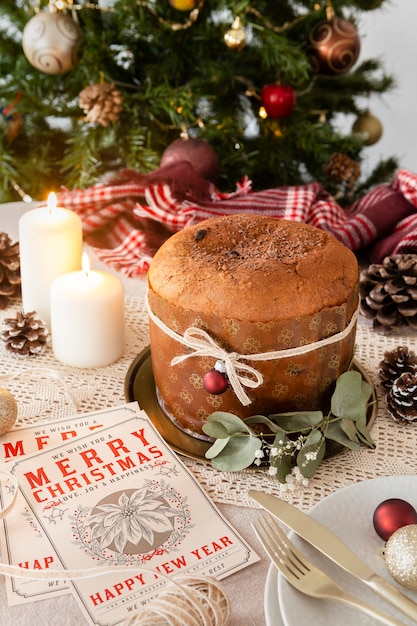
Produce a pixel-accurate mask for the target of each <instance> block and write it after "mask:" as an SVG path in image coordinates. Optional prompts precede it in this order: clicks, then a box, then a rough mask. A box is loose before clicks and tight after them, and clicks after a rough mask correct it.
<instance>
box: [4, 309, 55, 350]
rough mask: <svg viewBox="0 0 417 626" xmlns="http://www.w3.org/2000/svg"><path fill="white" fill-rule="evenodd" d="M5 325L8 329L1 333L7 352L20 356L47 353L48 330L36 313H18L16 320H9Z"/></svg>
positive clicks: (5, 321)
mask: <svg viewBox="0 0 417 626" xmlns="http://www.w3.org/2000/svg"><path fill="white" fill-rule="evenodd" d="M3 323H4V324H5V325H6V326H7V327H8V328H7V330H3V331H2V333H1V338H2V340H3V341H4V342H5V343H6V350H8V351H9V352H12V353H13V354H17V355H18V356H36V355H37V354H42V353H43V352H44V351H45V348H46V343H47V341H48V336H49V333H48V329H47V328H46V327H45V325H44V324H43V322H41V321H40V320H39V319H37V318H36V312H35V311H32V312H31V313H26V314H25V313H17V314H16V317H15V318H7V319H5V320H3Z"/></svg>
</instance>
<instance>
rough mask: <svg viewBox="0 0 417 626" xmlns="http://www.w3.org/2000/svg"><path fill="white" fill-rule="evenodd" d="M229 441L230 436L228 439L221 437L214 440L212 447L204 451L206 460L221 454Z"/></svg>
mask: <svg viewBox="0 0 417 626" xmlns="http://www.w3.org/2000/svg"><path fill="white" fill-rule="evenodd" d="M229 441H230V435H229V436H228V437H222V438H221V439H216V441H215V442H214V443H213V445H211V446H210V448H209V449H208V450H207V451H206V453H205V455H204V456H205V457H206V459H214V457H216V456H217V455H218V454H220V453H221V452H222V450H223V449H224V448H225V447H226V446H227V444H228V443H229Z"/></svg>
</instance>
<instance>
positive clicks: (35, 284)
mask: <svg viewBox="0 0 417 626" xmlns="http://www.w3.org/2000/svg"><path fill="white" fill-rule="evenodd" d="M56 202H57V200H56V195H55V194H54V193H51V194H50V195H49V198H48V204H47V206H44V207H38V208H36V209H32V210H31V211H28V212H27V213H24V214H23V215H22V217H21V218H20V220H19V251H20V276H21V288H22V307H23V311H24V312H25V313H29V312H30V311H36V313H37V315H38V317H39V318H40V319H41V320H42V321H43V322H44V323H45V324H46V325H47V326H48V327H50V303H49V295H50V294H49V292H50V287H51V283H52V281H53V280H54V279H55V278H57V277H58V276H61V275H62V274H66V273H67V272H73V271H74V270H78V269H80V268H81V255H82V245H83V233H82V223H81V219H80V218H79V216H78V215H77V214H76V213H74V212H73V211H69V210H68V209H64V208H62V207H57V206H56Z"/></svg>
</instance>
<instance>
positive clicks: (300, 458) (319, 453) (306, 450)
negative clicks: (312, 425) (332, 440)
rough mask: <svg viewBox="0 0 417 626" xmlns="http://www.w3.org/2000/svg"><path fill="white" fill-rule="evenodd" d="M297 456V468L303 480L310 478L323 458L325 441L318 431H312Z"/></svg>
mask: <svg viewBox="0 0 417 626" xmlns="http://www.w3.org/2000/svg"><path fill="white" fill-rule="evenodd" d="M310 434H311V437H310V435H309V436H308V437H307V439H306V442H305V444H304V445H303V447H302V448H301V450H300V451H299V453H298V455H297V466H298V468H299V470H300V472H301V473H302V475H303V476H305V478H312V477H313V476H314V474H315V473H316V472H317V469H318V467H319V465H320V463H321V462H322V460H323V458H324V454H325V452H326V439H325V437H324V435H323V433H321V432H320V431H319V430H315V431H313V432H312V433H310Z"/></svg>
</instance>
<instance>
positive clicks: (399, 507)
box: [373, 498, 417, 541]
mask: <svg viewBox="0 0 417 626" xmlns="http://www.w3.org/2000/svg"><path fill="white" fill-rule="evenodd" d="M373 524H374V528H375V531H376V533H377V535H379V536H380V537H381V539H383V540H384V541H388V539H389V538H390V537H391V535H392V534H394V533H395V531H396V530H398V529H399V528H402V527H403V526H408V525H409V524H417V511H416V510H415V508H414V507H413V506H411V504H410V503H409V502H406V500H401V499H400V498H389V499H388V500H384V502H381V504H379V505H378V506H377V507H376V509H375V512H374V515H373Z"/></svg>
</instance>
